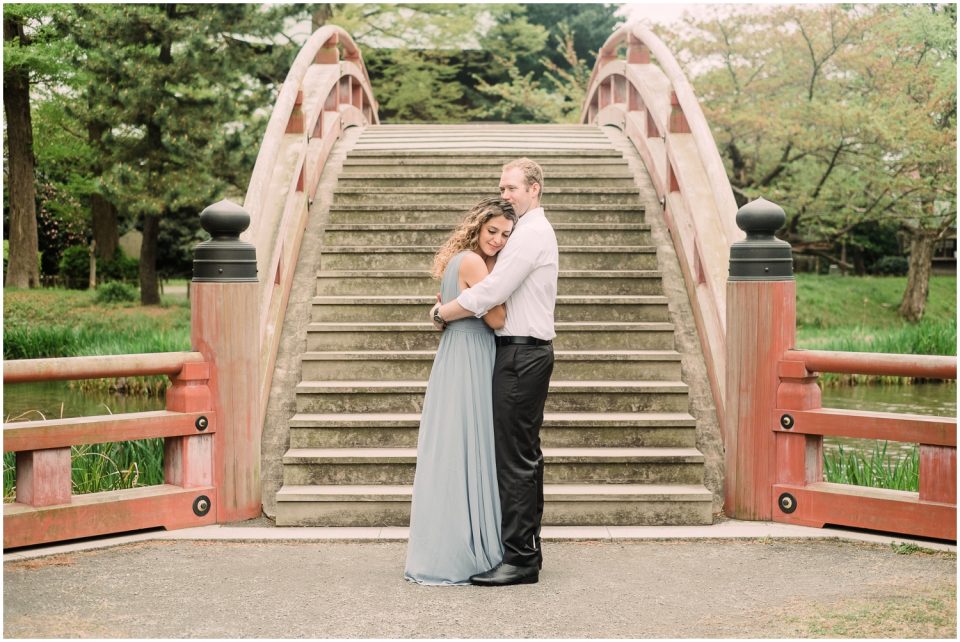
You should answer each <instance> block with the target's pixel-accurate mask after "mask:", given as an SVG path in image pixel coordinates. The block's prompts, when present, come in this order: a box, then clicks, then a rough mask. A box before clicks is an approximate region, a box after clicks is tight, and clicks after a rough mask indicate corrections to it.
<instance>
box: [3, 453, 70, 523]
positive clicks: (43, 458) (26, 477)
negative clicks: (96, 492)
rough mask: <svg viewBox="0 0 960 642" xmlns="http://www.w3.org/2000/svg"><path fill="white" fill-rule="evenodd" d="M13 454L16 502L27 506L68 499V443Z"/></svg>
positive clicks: (48, 504)
mask: <svg viewBox="0 0 960 642" xmlns="http://www.w3.org/2000/svg"><path fill="white" fill-rule="evenodd" d="M16 458H17V461H16V469H17V501H18V502H20V503H21V504H26V505H28V506H51V505H53V504H68V503H70V494H71V493H72V491H73V486H72V482H71V481H70V468H71V461H70V448H69V447H67V448H49V449H44V450H28V451H26V452H18V453H17V455H16ZM4 531H6V525H4Z"/></svg>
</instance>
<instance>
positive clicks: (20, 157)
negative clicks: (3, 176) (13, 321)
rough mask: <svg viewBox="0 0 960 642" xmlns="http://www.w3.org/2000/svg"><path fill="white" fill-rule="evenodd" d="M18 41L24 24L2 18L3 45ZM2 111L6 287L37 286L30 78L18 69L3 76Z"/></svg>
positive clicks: (37, 249)
mask: <svg viewBox="0 0 960 642" xmlns="http://www.w3.org/2000/svg"><path fill="white" fill-rule="evenodd" d="M15 38H19V39H20V42H21V44H26V38H25V37H24V33H23V22H22V21H21V20H20V19H19V18H17V17H11V18H8V17H6V16H5V17H4V18H3V40H4V42H7V41H10V40H13V39H15ZM3 111H4V115H5V116H6V119H7V153H8V167H9V174H8V175H9V181H10V183H9V190H10V239H9V240H10V260H9V262H8V263H7V277H6V286H7V287H13V288H35V287H38V286H39V285H40V267H39V265H38V261H37V252H38V251H39V241H38V239H37V197H36V187H35V185H34V165H35V159H34V156H33V122H32V121H31V118H30V77H29V74H28V73H27V72H26V71H24V70H21V69H11V70H7V71H5V72H4V74H3Z"/></svg>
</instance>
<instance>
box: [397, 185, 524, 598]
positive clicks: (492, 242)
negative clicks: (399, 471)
mask: <svg viewBox="0 0 960 642" xmlns="http://www.w3.org/2000/svg"><path fill="white" fill-rule="evenodd" d="M516 222H517V215H516V214H514V211H513V207H512V206H511V205H510V203H508V202H506V201H503V200H500V199H498V198H488V199H484V200H482V201H480V202H479V203H478V204H477V205H476V206H475V207H474V208H473V209H471V210H470V211H469V212H468V213H467V216H466V218H464V220H463V222H462V223H461V224H460V225H459V226H458V227H457V229H456V230H454V232H453V234H452V235H451V236H450V238H449V239H448V240H447V242H446V243H445V244H444V245H443V247H441V248H440V251H439V252H437V255H436V257H435V258H434V263H433V275H434V277H438V278H439V277H441V275H442V279H441V283H440V297H441V299H442V300H443V301H449V300H451V299H454V298H456V297H457V295H458V294H459V293H460V291H461V290H463V289H464V288H467V287H471V286H473V285H475V284H477V283H478V282H479V281H480V280H482V279H483V278H484V277H485V276H487V274H489V273H490V270H492V269H493V265H494V263H495V262H496V260H497V254H498V253H499V252H500V250H501V249H503V246H504V244H505V243H506V242H507V238H508V237H509V236H510V232H511V231H512V230H513V226H514V225H515V224H516ZM505 320H506V311H505V310H504V307H503V306H502V305H500V306H497V307H496V308H493V309H492V310H490V311H489V312H488V313H487V314H486V315H485V316H484V317H483V319H482V320H481V319H476V318H473V317H471V318H467V319H461V320H460V321H454V322H452V323H450V324H449V325H447V326H446V327H445V328H444V331H443V334H442V335H441V337H440V345H439V347H438V348H437V356H436V357H435V358H434V361H433V369H432V370H431V371H430V380H429V382H428V383H427V392H426V395H425V396H424V400H423V412H422V413H421V415H420V431H419V436H418V439H417V472H416V476H415V478H414V482H413V502H412V505H411V508H410V541H409V544H408V546H407V565H406V569H405V570H404V577H406V578H407V579H408V580H410V581H413V582H418V583H420V584H469V583H470V582H469V579H470V576H472V575H476V574H477V573H483V572H485V571H488V570H490V569H491V568H493V567H494V566H496V565H497V564H499V563H500V561H501V559H502V558H503V545H502V544H501V542H500V497H499V495H498V491H497V468H496V455H495V454H494V446H493V399H492V393H491V382H492V378H493V362H494V358H495V356H496V346H495V344H494V340H493V331H492V330H491V328H500V327H502V326H503V323H504V321H505ZM488 326H489V327H488Z"/></svg>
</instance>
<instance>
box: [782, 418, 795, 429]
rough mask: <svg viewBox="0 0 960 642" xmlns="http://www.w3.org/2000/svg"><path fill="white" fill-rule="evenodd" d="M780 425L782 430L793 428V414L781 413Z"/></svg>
mask: <svg viewBox="0 0 960 642" xmlns="http://www.w3.org/2000/svg"><path fill="white" fill-rule="evenodd" d="M780 425H781V426H782V427H783V429H784V430H790V429H791V428H793V416H792V415H782V416H781V417H780Z"/></svg>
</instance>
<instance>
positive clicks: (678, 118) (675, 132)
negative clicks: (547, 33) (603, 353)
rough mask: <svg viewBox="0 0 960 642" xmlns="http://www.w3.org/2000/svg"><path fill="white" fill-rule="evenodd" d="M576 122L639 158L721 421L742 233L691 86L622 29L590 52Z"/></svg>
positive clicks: (649, 43) (640, 31) (660, 50)
mask: <svg viewBox="0 0 960 642" xmlns="http://www.w3.org/2000/svg"><path fill="white" fill-rule="evenodd" d="M624 45H626V47H625V51H624V52H623V54H624V55H623V56H621V55H620V53H619V52H620V51H621V50H622V49H623V48H624ZM581 122H582V123H584V124H596V125H612V126H614V127H617V128H618V129H620V130H622V131H623V132H624V134H625V135H626V136H627V137H628V138H629V139H630V141H631V142H632V143H633V145H634V147H635V148H636V149H637V152H638V153H639V154H640V157H641V158H642V159H643V162H644V165H645V166H646V168H647V171H648V173H649V174H650V178H651V181H652V183H653V186H654V188H655V189H656V191H657V196H658V198H659V200H660V204H661V207H662V208H663V215H664V220H665V222H666V223H667V226H668V228H669V229H670V235H671V237H672V238H673V243H674V246H675V247H676V251H677V256H678V258H679V260H680V266H681V269H682V271H683V275H684V281H685V284H686V288H687V293H688V295H689V297H690V301H691V304H692V308H693V311H694V317H695V318H696V323H697V329H698V332H699V335H700V341H701V345H702V348H703V354H704V358H705V360H706V363H707V370H708V374H709V377H710V384H711V389H712V392H713V398H714V401H715V403H716V405H717V413H718V416H720V417H722V416H723V412H724V407H725V403H724V400H725V389H724V388H725V384H724V381H725V371H726V357H725V342H726V294H725V288H726V277H727V268H728V264H729V255H730V253H729V248H730V245H731V244H733V243H734V242H736V241H739V240H741V239H743V238H744V234H743V232H742V231H741V230H740V229H739V228H737V226H736V221H735V217H736V212H737V204H736V200H735V199H734V196H733V190H732V189H731V187H730V181H729V180H728V178H727V174H726V170H725V169H724V166H723V161H722V160H721V158H720V153H719V151H718V150H717V145H716V142H715V141H714V139H713V135H712V133H711V132H710V128H709V126H708V124H707V121H706V118H705V117H704V115H703V111H702V110H701V109H700V104H699V102H698V101H697V98H696V96H695V95H694V93H693V88H692V87H691V86H690V83H689V82H688V81H687V78H686V76H685V75H684V73H683V70H682V69H681V68H680V65H679V64H678V63H677V61H676V59H675V58H674V56H673V54H672V53H671V52H670V50H669V49H668V48H667V46H666V45H665V44H664V43H663V41H661V40H660V39H659V38H658V37H657V36H656V35H655V34H654V33H653V32H652V31H650V30H649V29H647V28H645V27H642V26H624V27H622V28H620V29H619V30H618V31H616V32H615V33H614V34H613V35H612V36H610V38H608V39H607V41H606V42H605V43H604V45H603V47H601V49H600V52H599V55H598V57H597V64H596V66H595V67H594V69H593V73H592V75H591V77H590V83H589V86H588V89H587V94H586V98H585V99H584V102H583V107H582V109H581ZM721 427H722V424H721Z"/></svg>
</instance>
